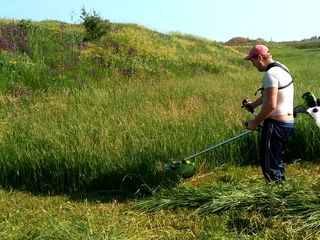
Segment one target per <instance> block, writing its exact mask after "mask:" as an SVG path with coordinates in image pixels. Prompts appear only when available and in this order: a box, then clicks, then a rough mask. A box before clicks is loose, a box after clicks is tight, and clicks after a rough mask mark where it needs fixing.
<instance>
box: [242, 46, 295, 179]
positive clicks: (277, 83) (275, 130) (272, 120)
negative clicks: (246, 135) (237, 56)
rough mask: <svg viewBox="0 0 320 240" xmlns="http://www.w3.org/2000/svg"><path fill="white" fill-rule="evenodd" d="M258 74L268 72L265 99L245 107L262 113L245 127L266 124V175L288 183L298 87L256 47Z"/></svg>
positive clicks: (266, 51)
mask: <svg viewBox="0 0 320 240" xmlns="http://www.w3.org/2000/svg"><path fill="white" fill-rule="evenodd" d="M244 59H245V60H250V61H251V62H252V64H253V66H254V67H256V68H257V70H258V71H260V72H264V75H263V79H262V87H261V88H260V89H259V90H261V96H260V97H259V98H257V99H256V100H255V101H253V102H248V101H247V102H246V103H244V105H243V107H245V108H247V109H248V110H253V109H255V108H257V107H258V106H260V105H261V111H260V112H259V114H257V115H256V116H255V118H254V119H253V120H251V121H248V122H247V123H246V124H245V125H246V128H247V129H250V130H255V129H257V127H258V126H259V125H260V124H261V123H262V124H263V126H262V131H261V139H260V164H261V169H262V172H263V175H264V177H265V179H266V181H267V183H270V182H278V183H284V182H285V175H284V148H285V145H286V142H287V140H288V137H289V135H290V133H291V132H292V130H293V127H294V117H293V97H294V87H293V81H292V78H291V75H290V73H289V70H288V68H287V67H286V66H284V65H283V64H281V63H279V62H275V61H274V60H273V59H272V55H271V53H270V52H269V49H268V48H267V47H266V46H264V45H256V46H254V47H253V48H252V49H251V50H250V52H249V54H248V56H246V57H245V58H244Z"/></svg>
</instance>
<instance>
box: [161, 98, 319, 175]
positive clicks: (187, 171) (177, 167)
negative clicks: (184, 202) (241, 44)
mask: <svg viewBox="0 0 320 240" xmlns="http://www.w3.org/2000/svg"><path fill="white" fill-rule="evenodd" d="M302 98H303V99H304V104H302V105H298V106H297V107H295V108H294V117H297V115H298V114H299V113H306V114H308V115H309V116H311V117H312V118H313V119H315V121H316V123H317V125H318V126H319V127H320V99H316V98H315V96H314V94H313V93H312V92H306V93H304V94H303V95H302ZM246 103H247V100H243V101H242V106H245V105H246ZM248 106H250V105H248ZM246 109H247V110H248V111H249V112H251V113H252V114H253V115H255V116H256V115H257V114H256V112H254V110H253V109H252V108H248V107H246ZM261 127H262V126H261V125H260V126H259V127H258V128H257V129H256V130H257V131H260V129H261ZM252 132H253V130H247V131H245V132H243V133H240V134H238V135H236V136H234V137H232V138H229V139H227V140H225V141H223V142H221V143H218V144H215V145H213V146H210V147H208V148H206V149H204V150H202V151H200V152H198V153H195V154H192V155H190V156H188V157H185V158H184V159H183V160H182V161H177V162H176V161H174V162H171V163H167V164H165V165H164V170H165V172H174V173H176V174H180V175H181V176H182V177H183V178H188V177H192V176H193V175H194V174H195V172H196V166H195V164H194V162H191V161H190V160H191V159H193V158H196V157H198V156H200V155H202V154H204V153H207V152H209V151H212V150H213V149H215V148H217V147H220V146H222V145H225V144H227V143H229V142H232V141H234V140H236V139H238V138H241V137H243V136H246V135H248V134H250V133H252Z"/></svg>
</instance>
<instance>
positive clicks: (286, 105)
mask: <svg viewBox="0 0 320 240" xmlns="http://www.w3.org/2000/svg"><path fill="white" fill-rule="evenodd" d="M281 66H283V67H284V68H286V69H288V68H287V67H286V66H284V65H283V64H281ZM291 81H292V78H291V75H290V74H289V73H288V72H286V71H285V70H283V69H282V68H281V67H278V66H274V67H272V68H270V69H269V70H268V71H266V72H265V74H264V77H263V82H262V87H263V88H264V89H267V88H270V87H276V88H280V87H284V86H286V85H287V84H289V83H290V82H291ZM293 97H294V88H293V83H292V84H290V85H289V86H287V87H285V88H283V89H279V90H278V98H277V106H276V109H275V110H274V111H273V112H272V113H271V114H270V116H271V117H272V116H280V115H288V114H293ZM264 105H265V98H264V99H263V102H262V106H264Z"/></svg>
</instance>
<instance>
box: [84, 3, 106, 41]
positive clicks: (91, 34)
mask: <svg viewBox="0 0 320 240" xmlns="http://www.w3.org/2000/svg"><path fill="white" fill-rule="evenodd" d="M80 17H81V19H82V20H83V25H84V27H85V29H86V32H85V36H84V38H83V40H84V41H95V40H99V39H100V38H101V37H102V36H103V35H105V34H106V33H108V31H109V30H110V21H109V20H103V19H102V18H101V17H100V16H99V15H98V14H97V12H96V11H95V10H93V12H92V13H88V12H87V11H86V10H85V9H84V8H82V9H81V16H80Z"/></svg>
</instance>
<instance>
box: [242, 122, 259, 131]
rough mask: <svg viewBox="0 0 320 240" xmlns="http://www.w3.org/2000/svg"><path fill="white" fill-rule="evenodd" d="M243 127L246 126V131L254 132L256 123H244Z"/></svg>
mask: <svg viewBox="0 0 320 240" xmlns="http://www.w3.org/2000/svg"><path fill="white" fill-rule="evenodd" d="M245 126H246V129H249V130H256V129H257V127H258V124H257V123H256V121H254V120H252V121H248V122H246V123H245Z"/></svg>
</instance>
